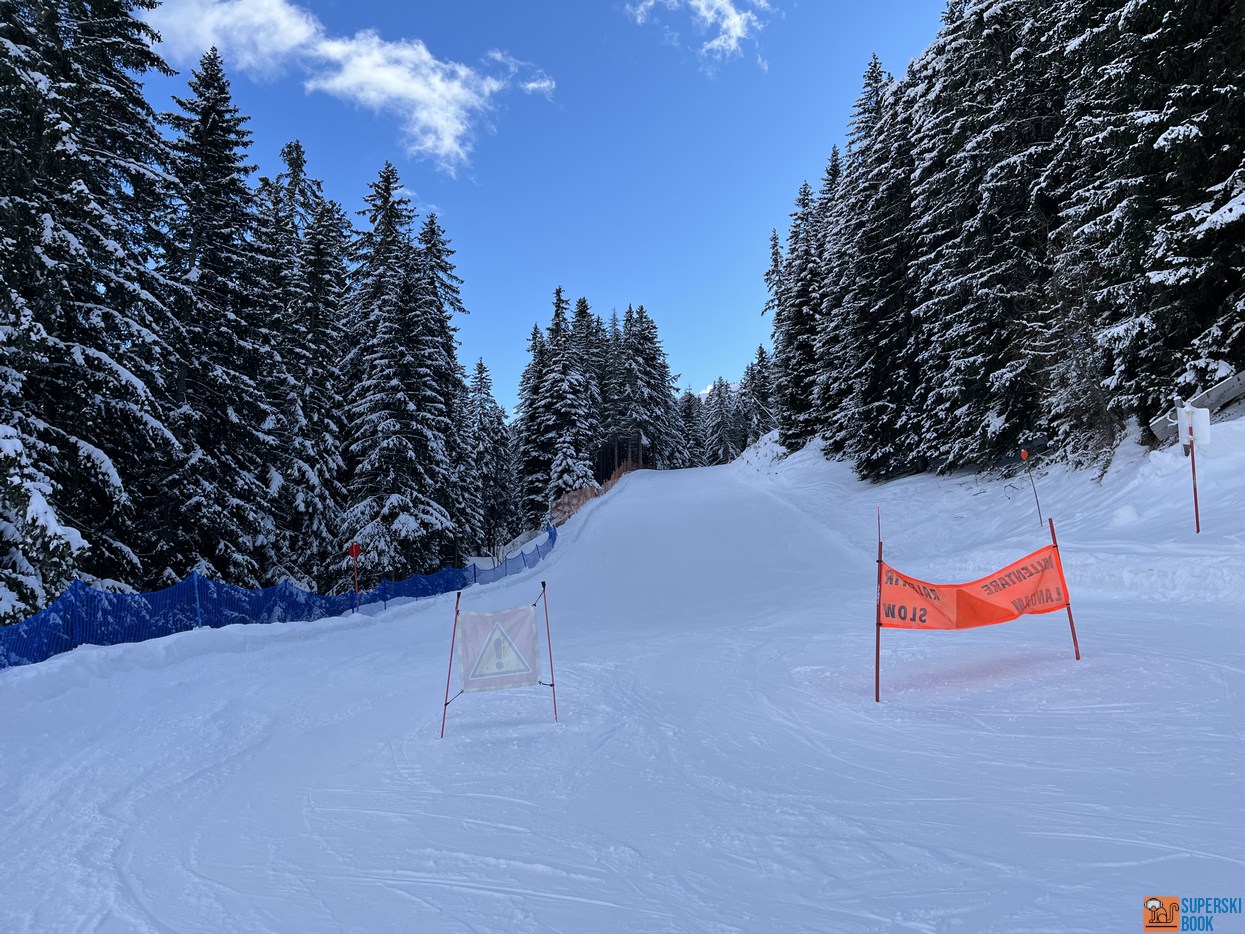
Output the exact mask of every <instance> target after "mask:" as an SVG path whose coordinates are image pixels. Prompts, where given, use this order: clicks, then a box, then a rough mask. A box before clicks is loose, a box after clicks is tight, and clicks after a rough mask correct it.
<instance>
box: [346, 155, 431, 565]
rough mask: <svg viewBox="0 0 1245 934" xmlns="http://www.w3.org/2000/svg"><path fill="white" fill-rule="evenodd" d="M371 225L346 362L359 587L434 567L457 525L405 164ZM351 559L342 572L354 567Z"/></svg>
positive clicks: (362, 242)
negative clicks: (443, 498) (441, 487)
mask: <svg viewBox="0 0 1245 934" xmlns="http://www.w3.org/2000/svg"><path fill="white" fill-rule="evenodd" d="M364 201H365V202H366V204H367V208H366V209H365V210H363V211H362V212H360V213H361V214H362V215H363V216H364V217H365V218H366V226H365V228H364V229H363V231H362V232H361V233H360V235H359V238H358V240H357V242H356V246H355V251H354V257H353V259H354V270H353V273H352V275H351V283H350V296H349V299H348V301H347V305H346V308H345V313H346V316H347V317H348V318H351V319H353V320H354V321H356V322H357V328H358V330H357V331H356V332H355V333H356V345H355V347H354V348H353V349H352V351H351V353H350V356H349V358H348V359H347V367H348V371H349V373H350V388H349V395H348V403H347V410H346V411H347V417H348V419H349V429H348V439H349V440H348V444H347V447H346V456H347V468H348V471H349V480H348V486H347V490H348V506H347V508H346V510H345V512H344V515H343V517H342V522H343V527H344V531H345V533H346V535H347V536H349V537H350V538H352V539H353V540H355V541H357V542H358V543H359V544H360V545H361V546H362V548H363V554H362V557H361V558H360V559H359V572H360V577H359V584H360V587H369V588H370V587H372V586H375V584H376V583H377V582H378V581H379V580H380V579H381V578H382V577H389V578H391V579H402V578H405V577H409V576H410V575H411V574H415V573H428V572H431V571H435V570H437V569H438V568H439V567H440V564H441V547H442V545H443V543H444V541H445V539H446V537H447V536H449V535H451V534H452V532H453V522H452V520H451V518H450V515H449V513H448V512H447V511H446V509H445V508H444V506H442V505H441V504H440V503H438V502H437V500H436V499H435V491H436V489H437V488H438V481H440V480H441V479H442V477H443V475H444V473H445V461H446V457H447V452H446V448H445V438H444V435H443V434H442V433H441V432H440V429H439V425H440V423H441V422H442V421H444V420H445V418H446V415H445V412H444V408H443V405H442V404H441V403H440V402H439V401H438V400H439V391H440V387H439V385H437V383H436V382H434V374H433V372H432V367H431V365H430V359H432V358H434V357H435V356H436V351H437V348H435V347H429V346H428V344H429V343H430V334H429V320H430V319H431V317H432V316H433V314H434V311H435V307H436V305H435V300H434V296H433V295H432V294H431V293H430V290H429V289H428V288H427V287H426V282H427V278H426V275H425V273H426V270H425V269H423V268H422V266H421V263H420V260H419V256H418V251H417V249H416V246H415V242H414V239H413V236H412V232H411V227H412V224H413V222H414V212H413V210H412V209H411V206H410V200H409V199H408V198H406V197H405V196H404V195H403V194H402V183H401V180H400V179H399V178H398V173H397V170H396V169H395V168H394V167H393V165H392V164H390V163H385V166H384V168H382V169H381V171H380V175H379V177H378V178H377V180H376V181H374V182H372V184H371V186H370V191H369V193H368V194H367V196H366V197H365V198H364ZM346 564H347V562H345V561H343V563H342V566H341V569H342V573H343V575H345V572H346Z"/></svg>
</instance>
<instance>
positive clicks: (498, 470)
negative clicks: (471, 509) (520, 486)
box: [464, 359, 522, 559]
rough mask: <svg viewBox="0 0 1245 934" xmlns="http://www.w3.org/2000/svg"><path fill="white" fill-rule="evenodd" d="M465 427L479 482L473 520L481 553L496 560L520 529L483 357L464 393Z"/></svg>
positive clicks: (502, 429) (505, 438) (506, 435)
mask: <svg viewBox="0 0 1245 934" xmlns="http://www.w3.org/2000/svg"><path fill="white" fill-rule="evenodd" d="M466 421H467V430H466V431H465V432H464V436H465V437H466V438H468V439H469V442H470V445H471V447H470V448H469V450H468V452H467V457H468V460H469V461H470V463H471V465H472V474H473V476H474V478H475V481H476V483H478V484H479V491H478V496H477V498H476V502H477V503H478V504H479V510H480V512H479V517H478V520H477V523H478V525H479V528H480V542H479V545H480V546H481V547H482V548H483V549H484V550H483V552H482V553H483V554H489V555H491V556H493V558H494V559H499V558H501V557H502V555H501V547H502V546H503V545H505V544H506V543H507V542H510V541H511V540H513V539H514V537H515V536H516V535H518V534H519V533H520V532H521V531H522V529H521V528H519V527H518V521H517V520H518V516H517V514H516V511H515V495H514V494H515V487H516V485H517V484H516V480H517V478H516V477H515V472H514V458H513V456H512V453H511V441H510V428H509V427H508V426H507V425H506V411H505V409H503V408H502V407H501V405H499V404H498V402H497V400H496V399H495V398H494V397H493V380H492V377H491V376H490V374H489V371H488V367H486V366H485V365H484V360H483V359H480V360H478V361H477V362H476V366H475V370H474V371H473V372H472V374H471V380H470V383H469V384H468V394H467V419H466Z"/></svg>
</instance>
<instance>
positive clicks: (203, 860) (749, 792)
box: [0, 420, 1245, 934]
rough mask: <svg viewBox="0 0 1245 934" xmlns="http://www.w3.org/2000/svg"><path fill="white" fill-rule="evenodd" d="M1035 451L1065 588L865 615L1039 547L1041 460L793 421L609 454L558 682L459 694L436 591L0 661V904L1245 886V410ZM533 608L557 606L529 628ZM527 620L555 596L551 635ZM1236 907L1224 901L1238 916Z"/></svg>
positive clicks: (477, 902) (821, 909)
mask: <svg viewBox="0 0 1245 934" xmlns="http://www.w3.org/2000/svg"><path fill="white" fill-rule="evenodd" d="M1213 441H1214V443H1213V445H1212V446H1210V447H1207V448H1204V449H1202V450H1200V451H1199V456H1198V475H1199V481H1200V492H1201V505H1202V528H1203V532H1202V534H1201V535H1195V534H1194V530H1193V516H1192V496H1191V491H1190V484H1189V462H1188V460H1187V459H1186V458H1184V457H1183V456H1182V455H1181V452H1180V449H1179V448H1178V447H1177V448H1175V449H1174V450H1173V449H1168V450H1164V451H1161V452H1157V453H1154V454H1147V453H1146V452H1144V451H1143V450H1141V449H1140V448H1137V447H1135V446H1128V447H1126V448H1125V449H1124V450H1123V451H1122V452H1121V454H1120V456H1119V457H1118V458H1117V460H1116V463H1115V465H1114V467H1113V468H1112V470H1111V471H1110V473H1109V474H1108V475H1107V476H1106V477H1105V478H1104V479H1103V480H1102V482H1101V483H1095V482H1094V481H1093V479H1092V477H1090V476H1089V475H1086V474H1077V473H1069V472H1066V471H1065V470H1063V469H1062V468H1059V469H1054V470H1050V471H1040V472H1039V473H1038V475H1037V484H1038V491H1039V493H1040V494H1041V497H1042V508H1043V511H1044V514H1045V515H1047V516H1053V517H1054V519H1055V522H1056V528H1057V531H1058V533H1059V540H1060V545H1061V552H1062V555H1063V561H1064V564H1065V567H1066V571H1067V576H1068V583H1069V585H1070V589H1071V593H1072V601H1073V609H1074V611H1075V613H1076V622H1077V629H1078V634H1079V636H1080V645H1081V650H1082V653H1083V655H1084V658H1083V660H1082V661H1080V662H1077V661H1075V660H1074V659H1073V653H1072V645H1071V639H1070V636H1069V632H1068V625H1067V619H1066V616H1065V615H1064V614H1063V613H1052V614H1048V615H1044V616H1028V617H1024V618H1022V619H1021V620H1019V621H1017V622H1014V623H1007V624H1004V625H1001V626H993V627H987V628H984V629H978V630H972V631H966V632H908V631H891V630H887V631H885V632H883V634H882V703H881V704H875V703H874V701H873V650H874V602H873V601H874V582H875V573H876V565H875V563H874V562H875V557H876V508H877V507H878V506H880V507H881V510H882V529H883V535H884V538H885V541H886V556H887V559H888V561H889V562H890V563H892V564H894V565H896V566H897V567H899V568H901V569H902V570H904V571H906V572H908V573H911V574H913V575H916V576H919V577H923V578H926V579H929V580H934V581H956V580H970V579H973V578H977V577H980V576H983V575H985V574H986V573H988V572H990V571H992V570H994V569H996V568H998V567H1001V566H1003V565H1005V564H1007V563H1009V562H1010V561H1012V560H1014V559H1016V558H1018V557H1020V556H1021V555H1023V554H1025V553H1027V552H1029V551H1032V550H1034V549H1036V548H1038V547H1041V546H1042V545H1044V544H1046V543H1047V542H1048V541H1049V537H1048V534H1047V531H1046V529H1045V527H1044V526H1042V525H1040V524H1039V522H1038V518H1037V513H1036V509H1035V506H1034V501H1033V493H1032V490H1031V489H1030V486H1029V483H1028V481H1027V480H1026V479H1025V478H1023V477H1021V478H1018V479H1015V480H1010V481H991V482H985V481H979V480H978V479H976V478H972V477H960V478H944V479H936V478H928V477H923V478H915V479H909V480H904V481H900V482H896V483H892V484H890V485H887V486H882V487H872V486H866V485H863V484H861V483H858V482H857V481H855V480H854V479H853V478H852V476H851V473H850V471H849V470H848V469H847V468H846V467H844V466H842V465H836V464H829V463H826V462H825V461H824V460H823V459H822V458H821V457H820V456H819V455H818V454H817V453H816V452H813V451H806V452H802V453H800V454H797V455H794V456H792V457H790V458H787V459H786V460H784V461H780V462H777V461H775V460H774V459H773V457H772V452H767V451H766V450H761V451H759V452H758V451H753V452H751V453H750V454H749V455H748V456H746V458H745V459H744V460H741V461H739V462H737V463H735V464H733V465H731V466H729V467H718V468H706V469H700V470H688V471H678V472H667V473H653V472H641V473H637V474H633V475H630V476H628V477H627V478H625V480H624V481H623V482H622V483H620V485H619V486H618V488H617V489H616V490H615V491H614V492H612V493H611V494H610V495H608V496H607V497H605V498H603V499H600V500H597V501H595V502H593V503H591V504H590V505H589V506H588V507H586V509H585V510H584V511H582V512H581V513H580V514H579V515H578V516H576V517H575V518H574V519H573V520H572V521H571V522H570V523H569V524H568V525H567V526H566V527H565V528H564V530H563V534H562V535H561V537H560V538H559V542H558V546H557V548H556V549H555V551H554V553H553V555H552V556H551V557H550V558H549V559H547V560H546V561H545V562H544V563H542V565H541V566H540V567H539V568H538V569H535V570H533V571H531V572H530V573H529V574H526V575H520V576H518V577H516V578H510V579H507V580H506V581H504V582H502V583H499V584H496V585H492V586H489V587H481V588H475V589H469V590H467V591H465V592H464V593H463V597H462V601H463V607H464V609H467V610H472V611H482V610H492V609H501V608H505V607H510V606H515V605H520V604H523V603H530V602H532V601H533V600H535V599H536V598H537V597H538V596H539V592H540V581H541V580H542V579H544V580H547V581H548V588H549V589H548V594H549V608H550V612H551V620H552V627H553V648H554V661H555V664H556V675H557V688H558V712H559V715H560V722H559V723H554V722H553V719H552V713H551V706H550V703H549V700H550V698H549V692H548V690H547V689H546V688H539V687H537V688H523V689H519V690H515V691H510V692H497V693H491V694H471V695H465V696H463V697H460V698H458V699H457V700H456V701H455V702H454V703H452V704H451V705H450V707H449V717H448V726H447V733H446V738H445V739H444V740H439V739H438V738H437V733H438V729H439V726H440V720H441V708H442V697H443V693H444V691H445V678H446V663H447V661H448V652H449V638H450V628H451V623H452V616H453V605H454V596H453V595H452V594H451V595H448V596H444V597H438V598H434V599H430V600H427V601H423V602H420V603H417V604H412V605H409V606H406V607H401V608H396V609H391V610H390V611H388V612H386V613H383V614H381V615H378V616H375V617H370V618H368V617H353V618H350V619H346V620H342V619H336V620H324V621H320V622H316V623H301V624H290V625H272V626H235V627H230V628H228V629H224V630H219V631H200V632H192V633H186V634H182V635H177V636H173V637H169V638H166V639H162V640H158V641H153V642H149V643H145V644H141V645H131V646H117V647H113V648H106V649H102V648H93V647H88V648H83V649H79V650H77V651H75V652H73V653H70V654H69V655H66V656H62V657H59V658H56V659H53V660H52V661H49V662H47V663H44V664H40V665H34V666H30V667H27V668H17V669H12V670H8V671H5V672H2V673H0V710H2V711H3V717H2V718H0V744H2V747H3V750H4V755H3V759H2V760H0V801H2V802H3V803H2V804H0V839H3V845H0V930H3V931H12V932H25V931H29V932H61V931H66V932H67V931H86V932H153V934H154V932H170V931H176V932H222V931H233V932H242V931H246V932H251V931H254V932H268V931H271V932H290V931H298V932H313V931H351V932H364V931H366V932H411V931H419V932H428V931H446V932H451V931H452V932H457V931H479V932H544V931H565V932H614V931H617V932H628V934H634V932H667V931H668V932H676V931H677V932H685V931H686V932H715V934H717V932H736V931H747V932H793V931H825V932H844V934H852V932H889V931H901V932H918V934H934V932H980V931H993V932H1008V934H1020V932H1043V934H1045V932H1050V931H1083V932H1091V931H1092V932H1103V931H1139V930H1140V929H1141V902H1142V900H1143V898H1145V897H1146V896H1149V895H1154V894H1158V895H1172V894H1176V895H1181V896H1202V895H1215V896H1224V897H1239V896H1242V895H1245V842H1243V839H1242V837H1243V835H1242V830H1243V829H1245V803H1243V802H1245V793H1243V792H1242V789H1243V788H1245V741H1243V734H1242V730H1243V729H1245V728H1243V726H1242V724H1243V723H1245V628H1243V623H1242V619H1241V614H1240V611H1239V595H1240V593H1241V591H1242V586H1243V585H1245V524H1243V522H1242V520H1243V519H1245V420H1241V421H1236V422H1232V423H1223V424H1217V425H1216V426H1215V435H1214V438H1213ZM542 622H543V620H542ZM542 639H543V626H542ZM1214 929H1215V930H1217V931H1245V917H1242V916H1241V915H1235V916H1232V915H1221V916H1218V917H1217V918H1216V919H1215V924H1214Z"/></svg>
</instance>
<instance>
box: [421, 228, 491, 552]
mask: <svg viewBox="0 0 1245 934" xmlns="http://www.w3.org/2000/svg"><path fill="white" fill-rule="evenodd" d="M416 243H417V247H418V253H417V263H418V265H417V269H418V275H419V280H420V289H421V292H420V294H421V306H420V307H421V309H422V314H423V317H422V326H423V329H424V330H423V335H424V337H423V340H422V344H423V347H422V352H423V354H424V357H425V366H426V367H427V373H428V390H429V394H428V396H427V398H426V403H425V405H424V407H423V409H422V411H421V415H420V418H421V421H422V423H423V430H424V432H425V433H426V435H427V437H428V438H429V444H430V445H432V446H434V447H440V448H441V449H442V450H443V451H444V456H443V457H442V458H439V459H437V458H434V459H433V461H432V463H431V466H430V470H431V471H432V472H431V474H430V480H431V481H432V496H433V499H435V500H436V502H437V503H438V504H439V505H440V506H441V507H442V508H443V509H444V510H445V511H446V513H447V514H448V515H449V516H450V518H451V520H452V521H453V526H452V527H451V528H450V529H446V530H444V531H443V532H442V533H441V541H440V550H441V564H442V566H461V565H462V564H463V563H464V558H465V555H466V554H467V553H468V552H474V551H475V549H476V547H477V545H478V543H479V540H480V535H481V529H480V528H479V526H478V524H477V523H476V522H475V521H474V517H475V516H476V515H477V514H478V511H479V510H478V504H477V503H476V502H475V496H476V485H475V478H474V477H473V476H472V475H471V473H470V464H469V462H468V459H467V452H466V447H465V445H464V441H463V439H462V437H461V429H462V424H463V420H464V417H465V412H464V406H465V404H466V395H467V382H466V373H465V371H464V370H463V367H462V364H460V363H459V361H458V340H457V338H456V337H455V335H456V334H457V330H458V329H457V328H456V327H455V326H454V322H453V316H454V315H456V314H459V315H465V314H467V308H466V306H464V304H463V301H462V297H461V295H460V294H459V286H460V285H462V279H461V278H459V276H458V275H457V274H456V273H455V271H454V263H453V260H452V257H453V256H454V250H453V249H452V248H451V247H450V241H449V239H448V237H447V236H446V234H445V230H444V229H443V228H442V227H441V224H440V222H439V221H438V220H437V215H436V214H435V213H433V214H429V215H428V217H427V218H425V220H424V223H423V225H422V226H421V227H420V230H419V235H418V236H417V238H416Z"/></svg>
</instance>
